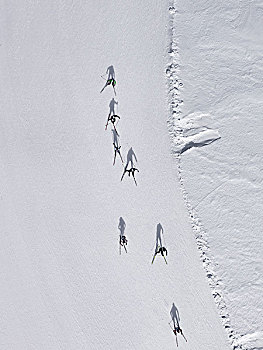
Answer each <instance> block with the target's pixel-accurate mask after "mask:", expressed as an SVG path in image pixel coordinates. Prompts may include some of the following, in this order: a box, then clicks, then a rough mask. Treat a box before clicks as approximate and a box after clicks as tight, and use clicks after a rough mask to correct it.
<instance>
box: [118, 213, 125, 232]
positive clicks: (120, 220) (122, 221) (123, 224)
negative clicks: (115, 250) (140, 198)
mask: <svg viewBox="0 0 263 350" xmlns="http://www.w3.org/2000/svg"><path fill="white" fill-rule="evenodd" d="M125 228H126V223H125V221H124V220H123V218H122V217H120V219H119V226H118V229H119V230H120V236H125V234H124V231H125Z"/></svg>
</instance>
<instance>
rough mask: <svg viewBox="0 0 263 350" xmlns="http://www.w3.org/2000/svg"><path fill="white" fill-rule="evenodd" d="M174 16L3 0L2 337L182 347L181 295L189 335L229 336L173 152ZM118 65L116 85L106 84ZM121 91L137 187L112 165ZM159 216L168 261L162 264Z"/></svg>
mask: <svg viewBox="0 0 263 350" xmlns="http://www.w3.org/2000/svg"><path fill="white" fill-rule="evenodd" d="M169 16H170V13H169V3H168V1H150V0H144V1H137V0H136V1H133V2H131V1H126V0H115V1H99V0H98V1H91V0H90V1H48V0H46V1H22V0H21V1H8V2H4V1H2V2H1V14H0V19H1V31H0V33H1V34H0V44H1V46H0V52H1V117H0V120H1V129H0V130H1V138H0V140H1V141H0V142H1V147H0V155H1V162H0V169H1V188H0V193H1V201H0V203H1V211H0V212H1V253H0V264H1V269H0V271H1V284H0V295H1V306H0V308H1V318H0V344H1V349H4V350H18V349H19V350H30V349H34V350H35V349H37V350H41V349H43V350H47V349H49V350H52V349H54V350H58V349H65V350H69V349H72V350H78V349H85V350H86V349H114V350H116V349H122V350H123V349H143V350H146V349H151V350H152V349H160V348H162V349H174V348H175V347H176V343H175V340H176V338H175V335H174V334H173V333H172V330H171V329H170V327H169V325H168V322H170V321H171V316H170V311H171V309H172V306H173V304H174V309H175V307H176V308H177V310H178V312H179V316H180V326H181V328H182V329H183V332H184V334H185V336H186V338H187V340H188V342H187V343H186V342H185V340H184V339H183V337H182V336H180V335H179V336H178V342H179V347H180V349H182V350H183V349H191V350H195V349H196V350H200V349H209V350H218V349H220V350H224V349H230V345H229V342H228V338H227V333H226V332H225V330H224V328H223V326H222V323H221V321H220V318H219V317H218V312H217V309H216V305H215V303H214V300H213V297H212V294H211V290H210V288H209V285H208V283H207V280H206V277H205V271H204V269H203V266H202V264H201V262H200V258H199V254H198V250H197V246H196V241H195V238H194V235H193V231H192V227H191V221H190V220H189V215H188V212H187V209H186V206H185V203H184V200H183V196H182V192H181V186H180V183H179V181H178V180H177V165H176V164H175V163H174V162H173V159H172V157H171V148H170V147H171V145H170V138H169V133H168V129H167V124H166V121H167V119H168V114H169V108H168V99H167V80H166V76H165V67H166V65H167V64H168V61H169V56H168V47H169V42H170V39H171V38H170V37H169V31H168V27H169V18H170V17H169ZM110 65H113V67H114V69H115V73H116V80H117V86H116V91H117V95H116V96H115V95H114V94H113V89H112V87H106V89H105V90H104V91H103V93H101V94H100V90H101V88H102V87H103V85H104V83H105V81H104V80H103V79H102V78H101V77H100V75H102V74H105V71H106V69H107V67H108V66H110ZM112 98H114V99H115V100H116V101H118V103H119V104H118V106H115V108H116V111H117V114H118V115H120V117H121V119H120V121H119V122H118V124H117V129H118V132H119V133H120V144H121V146H122V148H121V150H122V154H123V156H124V158H125V161H126V155H127V152H128V150H129V149H130V148H131V147H132V149H133V151H134V152H135V154H136V157H137V159H138V162H137V163H136V167H138V169H139V171H140V172H139V173H137V174H136V178H137V181H138V186H137V187H136V186H135V184H134V182H133V180H132V178H129V177H128V176H127V175H126V176H125V177H124V179H123V181H122V182H120V178H121V175H122V171H123V167H122V165H121V163H120V160H119V159H118V158H117V162H116V165H115V166H114V167H113V165H112V161H113V145H112V132H111V128H110V127H109V128H108V130H106V131H105V127H104V125H105V123H106V120H107V116H108V112H109V103H110V101H111V100H112ZM120 217H122V218H123V219H124V221H125V223H126V228H125V234H126V236H127V239H128V253H127V254H126V253H125V252H124V251H122V254H121V255H120V254H119V246H118V241H119V230H118V224H119V219H120ZM158 223H160V224H161V225H162V227H163V229H164V234H163V236H162V240H163V244H165V246H166V248H167V249H168V257H167V260H168V265H166V264H165V262H164V260H163V259H162V257H156V259H155V261H154V264H153V265H152V264H151V260H152V256H153V253H154V249H155V243H156V242H155V240H156V228H157V225H158Z"/></svg>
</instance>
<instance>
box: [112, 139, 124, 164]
mask: <svg viewBox="0 0 263 350" xmlns="http://www.w3.org/2000/svg"><path fill="white" fill-rule="evenodd" d="M113 147H114V159H113V165H115V160H116V155H117V153H118V155H119V156H120V158H121V162H122V164H123V159H122V156H121V152H120V149H121V146H118V145H116V144H115V143H113Z"/></svg>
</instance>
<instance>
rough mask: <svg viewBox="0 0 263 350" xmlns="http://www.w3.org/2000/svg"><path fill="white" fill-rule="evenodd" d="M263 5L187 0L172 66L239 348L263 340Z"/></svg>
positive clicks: (195, 187) (194, 191)
mask: <svg viewBox="0 0 263 350" xmlns="http://www.w3.org/2000/svg"><path fill="white" fill-rule="evenodd" d="M262 10H263V3H262V1H246V2H242V1H238V2H236V1H227V2H223V3H222V2H221V3H215V2H214V1H199V2H191V1H177V2H176V3H175V5H174V6H173V9H172V13H173V16H174V17H175V19H174V27H175V28H176V29H175V32H174V40H173V47H174V50H173V51H172V53H173V58H174V59H173V62H172V64H171V66H170V67H169V69H168V71H167V72H168V73H169V74H168V79H170V86H171V89H170V99H171V117H170V118H169V130H170V134H171V137H172V142H173V152H174V153H175V155H176V161H177V162H178V163H179V164H178V166H179V180H180V183H181V187H182V191H183V196H184V199H185V201H186V204H187V207H188V211H189V215H190V217H191V218H192V226H193V230H194V232H195V235H196V239H197V244H198V248H199V250H200V256H201V260H202V261H203V264H204V267H205V270H206V273H207V277H208V280H209V284H210V286H211V288H212V292H213V296H214V299H215V302H216V304H217V307H218V311H219V314H220V316H221V319H222V321H223V324H224V326H225V328H226V330H227V332H228V334H229V337H230V340H231V343H232V346H233V348H234V349H246V350H251V349H254V350H255V349H257V350H258V349H262V348H263V337H262V334H263V328H262V311H263V304H262V302H263V299H262V290H263V278H262V276H263V270H262V267H263V264H262V248H263V247H262V241H263V239H262V230H261V227H262V224H263V222H262V215H261V212H262V209H263V207H262V203H263V201H262V190H261V189H262V170H263V169H262V156H263V154H262V148H261V147H260V146H259V145H260V143H261V135H262V132H263V123H262V113H263V104H262V97H263V84H262V75H263V74H262V47H263V40H262V35H261V33H262V29H263V28H262V21H261V18H262ZM178 53H179V56H178ZM170 72H172V74H171V73H170ZM178 82H179V84H178ZM175 83H176V84H177V85H176V86H175V88H174V89H172V86H173V85H174V84H175ZM179 101H180V104H179V103H178V102H179ZM197 111H199V112H197ZM204 116H207V117H206V120H205V119H204ZM197 119H198V120H197ZM200 120H201V124H200ZM200 127H201V129H200ZM196 130H197V131H198V132H196ZM200 130H201V133H200ZM203 131H205V132H206V131H209V134H208V137H207V138H206V137H204V138H201V141H203V140H204V141H210V140H211V141H214V140H216V139H217V141H216V142H215V143H213V144H211V145H209V146H208V147H203V148H199V147H196V146H200V145H201V146H203V145H204V144H207V142H205V143H202V142H200V139H199V136H200V134H201V135H202V132H203ZM213 135H214V137H213ZM204 136H206V134H204ZM196 137H198V138H197V142H195V141H196ZM219 137H220V139H219ZM189 141H190V142H189ZM189 146H190V147H189ZM185 150H187V151H188V152H185V154H183V155H182V157H181V156H180V155H181V154H182V153H183V151H185Z"/></svg>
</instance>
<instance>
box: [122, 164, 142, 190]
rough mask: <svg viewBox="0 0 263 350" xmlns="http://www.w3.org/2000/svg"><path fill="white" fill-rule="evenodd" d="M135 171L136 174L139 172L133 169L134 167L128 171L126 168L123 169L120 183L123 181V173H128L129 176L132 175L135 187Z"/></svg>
mask: <svg viewBox="0 0 263 350" xmlns="http://www.w3.org/2000/svg"><path fill="white" fill-rule="evenodd" d="M135 171H138V172H139V170H138V169H137V168H134V167H132V168H130V169H126V168H125V169H124V172H123V174H122V177H121V181H122V179H123V177H124V175H125V173H128V175H129V176H131V175H132V177H133V180H134V182H135V185H136V186H137V182H136V180H135Z"/></svg>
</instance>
